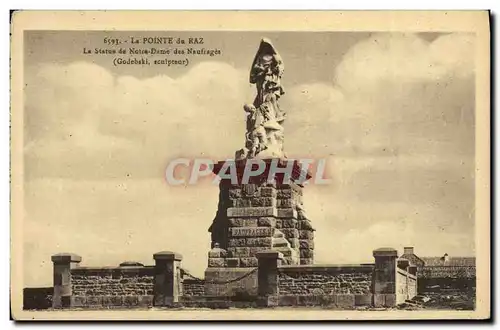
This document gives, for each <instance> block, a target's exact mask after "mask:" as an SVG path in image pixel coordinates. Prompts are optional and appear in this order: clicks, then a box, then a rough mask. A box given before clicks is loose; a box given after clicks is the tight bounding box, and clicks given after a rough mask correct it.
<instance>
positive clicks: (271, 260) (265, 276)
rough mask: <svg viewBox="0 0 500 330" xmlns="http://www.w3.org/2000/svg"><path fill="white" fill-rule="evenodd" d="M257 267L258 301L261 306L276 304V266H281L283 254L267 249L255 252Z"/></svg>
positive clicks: (277, 282) (277, 292) (277, 291)
mask: <svg viewBox="0 0 500 330" xmlns="http://www.w3.org/2000/svg"><path fill="white" fill-rule="evenodd" d="M257 258H258V260H259V268H258V275H257V277H258V294H259V303H260V304H262V305H263V306H277V305H278V294H279V290H278V284H279V280H278V275H279V273H278V267H279V266H281V260H282V259H283V254H282V253H281V252H278V251H273V250H267V251H262V252H259V253H257Z"/></svg>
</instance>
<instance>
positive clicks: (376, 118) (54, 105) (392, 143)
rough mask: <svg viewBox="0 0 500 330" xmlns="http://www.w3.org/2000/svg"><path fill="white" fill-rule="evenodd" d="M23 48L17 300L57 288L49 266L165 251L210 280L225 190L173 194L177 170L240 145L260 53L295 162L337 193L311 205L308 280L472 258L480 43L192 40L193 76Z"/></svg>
mask: <svg viewBox="0 0 500 330" xmlns="http://www.w3.org/2000/svg"><path fill="white" fill-rule="evenodd" d="M129 35H135V36H146V35H159V36H167V35H170V36H183V37H189V36H200V34H199V33H185V34H183V33H180V32H177V33H165V32H159V33H147V34H146V33H137V32H134V33H126V32H120V33H114V34H113V33H100V32H92V33H86V32H28V33H27V34H26V38H25V45H26V46H25V55H26V56H25V80H26V81H25V83H26V89H25V115H24V118H25V158H24V160H25V211H26V216H25V219H24V235H25V236H24V237H25V241H24V242H25V243H24V258H25V264H24V265H25V267H24V280H25V283H24V284H25V286H40V285H51V284H52V264H51V261H50V256H51V255H52V254H55V253H60V252H73V253H77V254H79V255H81V256H82V258H83V262H82V265H89V266H111V265H118V264H119V263H120V262H122V261H125V260H134V261H140V262H143V263H146V264H152V263H153V260H152V255H153V254H154V253H155V252H158V251H161V250H172V251H176V252H179V253H181V254H182V255H183V256H184V260H183V266H184V267H185V268H187V269H189V270H190V271H191V272H192V273H194V274H197V275H203V271H204V269H205V268H206V266H207V253H208V250H209V248H210V236H209V233H208V231H207V230H208V227H209V226H210V224H211V223H212V220H213V218H214V216H215V213H216V210H217V201H218V187H217V186H211V185H209V184H203V185H197V186H188V187H169V186H168V185H167V184H166V182H165V180H164V178H163V172H164V170H165V168H166V165H167V164H168V161H169V160H171V159H173V158H176V157H191V158H192V157H208V158H211V159H214V160H217V159H220V160H222V159H226V158H230V157H232V156H233V155H234V152H235V151H236V150H237V149H239V148H241V147H242V146H243V143H244V138H243V136H244V127H245V114H244V112H243V110H242V106H243V104H244V103H248V102H251V101H253V98H254V93H255V91H254V86H252V85H250V84H249V83H248V70H249V66H250V65H251V62H252V60H253V56H254V55H255V51H256V50H257V48H258V45H259V41H260V38H262V37H268V38H270V39H271V40H272V41H273V43H274V45H275V46H276V48H277V49H278V51H279V52H280V54H281V56H282V58H283V60H284V63H285V73H284V76H283V84H284V86H285V90H286V94H285V95H284V96H283V98H282V107H283V108H284V109H286V111H287V112H288V119H287V121H286V122H285V125H284V126H285V151H286V152H287V153H288V155H289V156H290V157H301V156H302V157H304V156H308V157H313V158H327V160H328V173H329V175H330V176H331V177H332V179H333V183H332V184H331V185H328V186H321V187H320V186H310V187H306V188H305V190H304V195H305V197H304V198H305V208H306V211H307V214H308V215H309V217H310V218H311V221H312V223H313V225H314V227H315V228H316V230H317V231H316V239H315V248H316V250H315V252H316V256H315V260H316V263H356V262H371V261H372V250H373V249H376V248H379V247H383V246H384V247H385V246H388V247H394V248H397V249H399V250H400V251H401V250H402V247H403V246H415V249H416V253H417V254H419V255H421V256H440V255H442V254H444V253H445V252H447V253H448V254H450V255H451V256H458V255H460V256H466V255H467V256H469V255H474V132H475V131H474V130H475V128H474V104H475V99H474V88H475V84H474V80H475V76H474V56H473V55H474V54H473V50H474V36H473V35H471V34H459V33H451V34H447V33H443V34H395V33H392V34H389V33H352V32H349V33H347V32H338V33H327V32H324V33H316V32H314V33H313V32H308V33H304V32H286V33H285V32H283V33H276V32H273V33H260V32H259V33H253V32H251V33H243V32H238V33H234V32H210V33H203V34H202V36H203V37H204V38H205V42H206V44H205V47H206V48H221V49H222V52H223V54H222V56H220V57H200V58H199V59H198V60H193V61H192V63H191V64H190V65H189V66H188V67H187V68H167V67H162V66H150V67H147V68H143V67H140V66H121V67H114V66H113V65H112V61H111V56H97V55H84V54H82V49H83V47H87V48H95V47H104V45H103V43H102V40H103V37H104V36H112V37H113V36H119V37H126V36H129Z"/></svg>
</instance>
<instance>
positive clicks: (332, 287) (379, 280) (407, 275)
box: [257, 248, 417, 308]
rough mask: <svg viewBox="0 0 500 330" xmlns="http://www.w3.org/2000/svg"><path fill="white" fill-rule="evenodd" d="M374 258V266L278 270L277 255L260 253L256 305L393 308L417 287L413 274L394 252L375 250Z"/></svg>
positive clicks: (267, 252)
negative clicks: (402, 289) (399, 288)
mask: <svg viewBox="0 0 500 330" xmlns="http://www.w3.org/2000/svg"><path fill="white" fill-rule="evenodd" d="M373 256H374V258H375V263H374V264H360V265H304V266H282V265H281V260H282V258H283V255H282V254H281V253H280V252H277V251H264V252H260V253H258V254H257V258H258V260H259V267H258V295H259V299H260V305H262V306H318V305H320V306H333V307H339V308H355V307H356V306H373V307H394V306H396V305H397V304H399V303H401V302H404V301H405V300H406V299H411V298H413V297H414V296H415V294H416V292H417V282H416V275H415V274H411V272H412V271H414V272H415V273H416V268H415V267H414V266H410V265H409V263H408V264H406V265H405V264H404V262H403V263H400V262H399V261H398V259H397V258H398V255H397V251H396V250H394V249H390V248H382V249H378V250H375V251H373ZM402 261H403V260H402ZM404 261H406V260H404ZM406 262H407V261H406ZM410 267H413V268H411V269H410ZM398 285H399V286H400V287H401V288H403V286H404V291H401V290H398V289H397V287H398Z"/></svg>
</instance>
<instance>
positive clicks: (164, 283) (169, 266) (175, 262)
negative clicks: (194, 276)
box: [153, 251, 182, 306]
mask: <svg viewBox="0 0 500 330" xmlns="http://www.w3.org/2000/svg"><path fill="white" fill-rule="evenodd" d="M153 259H154V260H155V278H154V288H153V295H154V300H153V304H154V306H172V305H173V304H174V303H177V302H178V301H179V295H181V294H182V288H181V285H182V283H181V275H180V263H181V260H182V256H181V255H180V254H178V253H175V252H170V251H162V252H158V253H155V254H154V255H153Z"/></svg>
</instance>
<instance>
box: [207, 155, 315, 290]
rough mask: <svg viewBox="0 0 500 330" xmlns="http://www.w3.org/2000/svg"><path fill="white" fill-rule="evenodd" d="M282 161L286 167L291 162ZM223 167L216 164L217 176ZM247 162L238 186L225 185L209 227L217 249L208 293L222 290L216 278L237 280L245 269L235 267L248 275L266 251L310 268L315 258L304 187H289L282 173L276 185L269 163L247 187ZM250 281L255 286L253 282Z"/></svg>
mask: <svg viewBox="0 0 500 330" xmlns="http://www.w3.org/2000/svg"><path fill="white" fill-rule="evenodd" d="M282 162H284V163H283V164H284V166H286V162H287V161H286V160H284V161H282ZM222 164H223V163H222ZM222 164H221V163H219V165H218V166H215V168H214V172H215V173H216V174H218V170H220V168H221V167H222ZM245 164H246V163H245V161H240V162H237V172H238V182H231V180H230V179H222V180H221V182H220V186H219V189H220V191H219V205H218V210H217V214H216V217H215V219H214V221H213V223H212V225H211V226H210V228H209V231H210V232H211V234H212V250H211V251H210V252H209V254H208V268H207V271H206V273H205V276H206V280H207V282H206V287H205V290H206V293H207V294H209V293H210V292H220V290H219V289H215V288H213V286H214V285H213V284H210V283H209V281H208V279H209V278H212V277H215V276H216V275H214V274H217V276H222V277H224V278H227V279H228V280H229V279H230V278H231V277H233V278H237V277H238V276H236V274H240V273H241V272H242V271H236V269H242V270H243V272H244V271H245V270H246V271H248V270H249V269H250V270H251V269H252V268H255V267H257V266H258V259H257V253H259V252H262V251H266V250H270V249H273V250H275V251H278V252H280V253H282V254H283V264H286V265H298V264H306V265H307V264H312V263H313V260H314V229H313V228H312V225H311V222H310V220H309V219H307V217H306V215H305V211H304V207H303V201H302V190H303V186H302V185H300V184H298V183H296V178H295V179H294V178H293V177H292V180H291V181H290V182H288V183H285V182H284V180H283V176H280V175H279V174H277V175H276V176H275V180H274V182H269V180H268V178H269V176H268V173H269V166H270V160H269V161H266V165H267V168H266V170H265V171H264V173H263V174H262V175H261V176H258V177H252V178H250V181H249V182H248V183H242V180H241V178H242V173H243V170H244V167H245ZM294 165H296V164H295V163H294ZM295 175H296V176H298V175H300V172H295ZM229 269H231V270H229ZM223 274H224V275H223ZM248 281H249V282H248V283H254V280H248ZM248 285H250V284H248ZM234 286H235V287H238V284H234ZM241 286H246V285H243V284H242V285H241ZM230 291H231V290H230ZM252 292H253V291H252ZM226 293H227V294H230V293H231V292H226Z"/></svg>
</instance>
